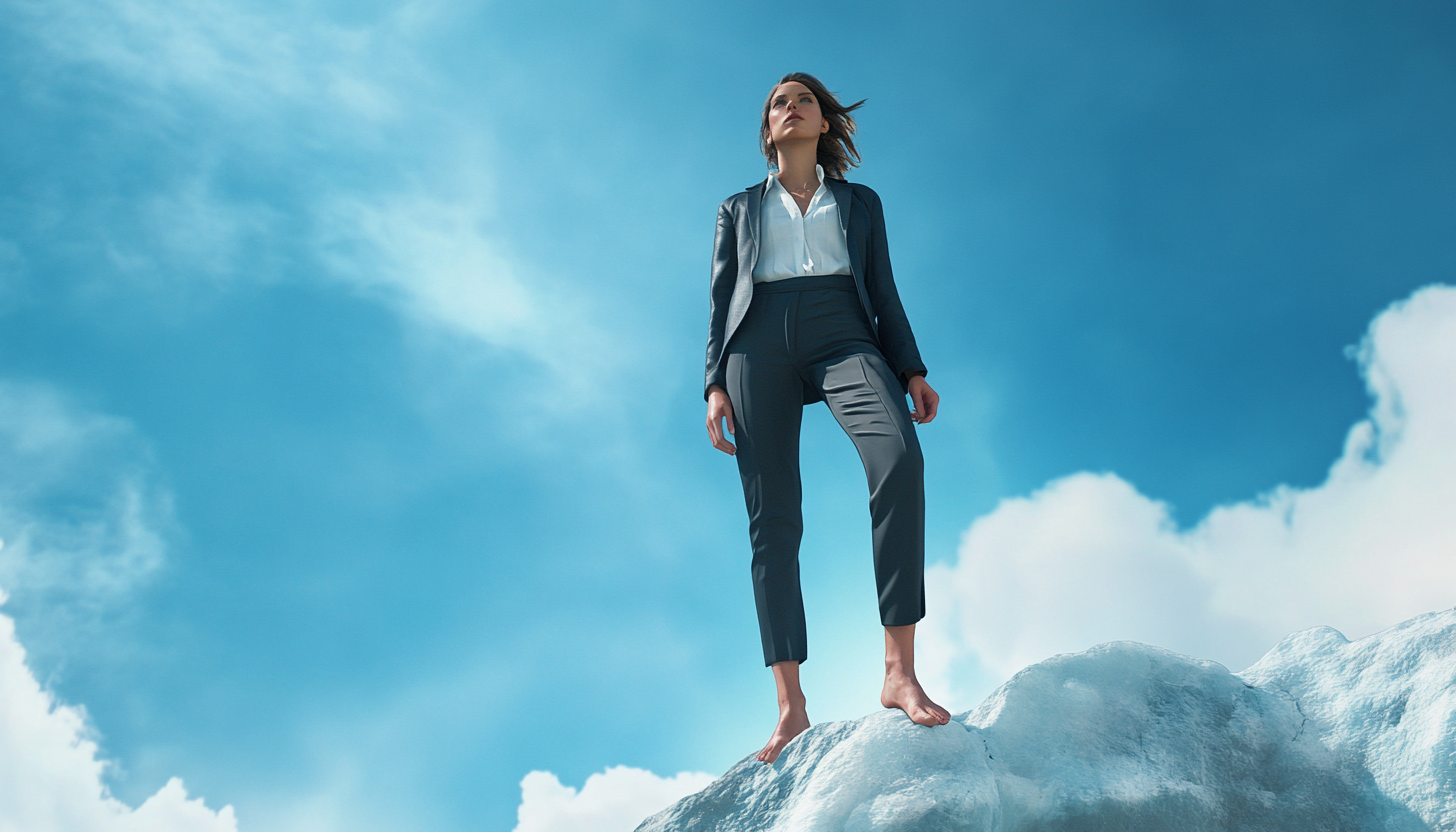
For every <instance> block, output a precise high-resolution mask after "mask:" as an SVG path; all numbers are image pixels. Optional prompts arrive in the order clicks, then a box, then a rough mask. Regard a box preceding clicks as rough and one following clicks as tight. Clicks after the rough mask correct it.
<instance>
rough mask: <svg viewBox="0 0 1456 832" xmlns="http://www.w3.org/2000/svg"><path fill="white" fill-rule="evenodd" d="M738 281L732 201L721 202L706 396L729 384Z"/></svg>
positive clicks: (711, 293) (715, 239)
mask: <svg viewBox="0 0 1456 832" xmlns="http://www.w3.org/2000/svg"><path fill="white" fill-rule="evenodd" d="M737 281H738V234H737V231H736V229H735V227H734V224H733V212H732V211H731V210H730V208H729V204H728V201H724V203H723V204H722V205H719V206H718V229H717V231H716V232H715V233H714V234H713V272H712V277H711V281H710V282H709V284H708V304H709V305H708V361H707V365H708V366H707V375H706V378H705V380H704V382H703V399H704V400H705V401H706V400H707V398H708V388H710V387H712V386H713V385H715V384H716V385H718V386H719V387H722V388H724V389H727V387H728V381H727V369H726V368H725V367H724V366H723V348H724V346H725V345H724V343H723V340H724V338H723V331H724V330H725V329H726V328H727V326H728V306H729V304H730V303H731V302H732V300H733V286H734V284H735V283H737Z"/></svg>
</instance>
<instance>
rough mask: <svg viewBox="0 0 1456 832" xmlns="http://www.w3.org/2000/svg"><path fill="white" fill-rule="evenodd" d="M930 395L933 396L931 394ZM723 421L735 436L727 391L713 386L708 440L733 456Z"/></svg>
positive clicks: (710, 390)
mask: <svg viewBox="0 0 1456 832" xmlns="http://www.w3.org/2000/svg"><path fill="white" fill-rule="evenodd" d="M927 389H929V388H927ZM931 395H932V396H933V395H935V394H934V393H931ZM724 419H727V420H728V432H729V433H732V434H733V435H735V436H737V433H735V432H734V430H733V403H732V402H730V401H728V391H726V390H724V389H723V388H721V387H719V386H718V385H716V384H715V385H713V386H712V387H709V388H708V438H709V439H711V440H712V441H713V447H715V448H717V449H718V450H720V451H722V452H723V453H725V454H727V455H729V456H733V455H734V454H736V453H738V449H737V448H735V447H733V443H732V442H729V441H728V440H727V439H724V438H723V424H722V420H724Z"/></svg>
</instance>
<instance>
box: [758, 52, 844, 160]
mask: <svg viewBox="0 0 1456 832" xmlns="http://www.w3.org/2000/svg"><path fill="white" fill-rule="evenodd" d="M790 81H798V82H799V83H800V84H803V85H804V86H806V87H808V88H809V92H812V93H813V94H814V97H815V98H817V99H818V100H819V111H820V112H821V113H823V114H824V120H825V121H827V122H829V131H828V132H826V133H823V134H821V135H820V136H819V153H818V159H817V160H816V161H818V162H819V165H820V166H821V167H823V168H824V175H826V176H829V177H832V178H834V179H843V178H844V174H845V172H846V171H848V170H849V169H850V168H852V167H855V166H856V165H858V164H859V151H857V150H855V149H854V116H851V115H850V113H851V112H853V111H855V110H858V109H859V108H860V105H862V104H864V103H865V99H863V98H861V99H860V100H859V101H856V102H854V103H853V104H851V105H849V106H848V107H846V106H844V105H843V104H840V103H839V99H838V98H835V97H834V93H832V92H830V91H829V90H828V89H826V88H825V87H824V84H823V83H822V82H821V81H820V80H819V79H818V78H815V77H814V76H812V75H810V74H809V73H807V72H790V73H789V74H788V75H785V76H784V77H782V78H780V79H779V81H778V83H777V84H774V85H773V89H771V90H769V91H768V100H767V101H765V102H763V121H762V123H761V124H760V125H759V128H758V147H759V150H762V151H763V155H764V157H766V158H767V159H768V164H769V167H773V166H774V165H776V164H778V161H779V151H778V149H777V148H775V147H774V143H773V137H772V136H770V135H769V131H768V113H769V110H771V109H772V108H773V99H774V93H775V92H777V91H778V88H779V87H781V86H783V85H784V84H787V83H789V82H790Z"/></svg>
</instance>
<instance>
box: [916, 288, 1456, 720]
mask: <svg viewBox="0 0 1456 832" xmlns="http://www.w3.org/2000/svg"><path fill="white" fill-rule="evenodd" d="M1357 357H1358V359H1359V363H1360V368H1361V372H1362V373H1363V375H1364V377H1365V380H1366V384H1367V386H1368V388H1369V390H1370V394H1371V396H1372V398H1373V405H1372V408H1371V411H1370V416H1369V418H1368V419H1365V420H1363V421H1361V422H1359V423H1358V424H1356V425H1355V426H1354V427H1353V428H1351V430H1350V433H1349V436H1348V439H1347V441H1346V443H1345V448H1344V452H1343V454H1342V455H1341V456H1340V458H1339V459H1338V460H1337V461H1336V462H1335V463H1334V465H1333V466H1332V467H1331V469H1330V473H1329V476H1328V478H1327V479H1326V480H1325V482H1324V483H1322V484H1321V485H1319V486H1317V487H1314V488H1308V489H1298V488H1291V487H1288V486H1279V487H1277V488H1275V489H1274V490H1272V491H1270V492H1269V493H1267V494H1264V495H1262V496H1260V497H1258V498H1256V499H1253V500H1250V501H1247V502H1242V503H1237V504H1234V505H1228V506H1222V507H1219V508H1216V509H1214V510H1213V511H1212V512H1210V513H1209V515H1208V516H1207V517H1206V518H1204V520H1203V521H1202V522H1200V523H1199V524H1198V525H1197V526H1196V527H1194V528H1192V529H1190V530H1187V531H1180V530H1179V529H1177V528H1176V527H1175V524H1174V523H1173V521H1172V519H1171V513H1170V511H1169V509H1168V506H1167V505H1165V504H1163V503H1161V502H1158V501H1157V500H1155V499H1152V498H1149V497H1146V496H1144V495H1142V494H1140V493H1138V491H1137V490H1136V489H1135V488H1134V487H1133V486H1132V485H1130V484H1128V483H1127V482H1125V481H1124V480H1122V479H1120V478H1119V477H1117V476H1116V475H1115V474H1110V473H1104V474H1090V473H1080V474H1074V475H1072V476H1069V477H1066V478H1064V479H1060V480H1057V481H1055V482H1052V483H1050V484H1048V485H1047V486H1046V487H1045V488H1043V489H1041V490H1040V491H1038V492H1036V493H1034V494H1032V495H1030V496H1029V497H1019V498H1015V499H1009V500H1006V501H1004V502H1003V503H1002V504H1001V505H1000V506H998V507H997V508H996V509H995V510H994V511H993V512H991V513H990V514H988V515H986V516H984V517H982V518H980V519H978V520H976V521H975V522H974V523H973V524H972V525H971V527H970V528H969V529H968V530H967V531H966V533H965V535H964V537H963V539H962V541H961V545H960V549H959V554H958V559H957V561H956V562H955V563H951V564H942V565H937V566H935V567H933V568H932V570H931V572H930V575H929V581H928V587H929V592H930V595H931V597H930V599H929V606H930V617H929V618H928V620H927V621H926V622H925V625H924V626H923V628H922V633H923V634H924V637H925V638H924V645H923V647H922V653H923V656H924V657H923V659H922V662H923V665H924V667H925V672H926V674H927V676H930V677H933V679H934V683H935V685H936V686H937V687H938V688H939V689H944V690H951V691H954V693H953V694H952V695H953V697H954V699H955V700H956V701H954V705H955V706H956V707H958V708H960V707H968V706H970V705H973V704H975V703H974V701H971V699H970V697H971V695H972V692H971V691H970V690H968V688H967V686H966V685H964V684H957V683H956V681H955V680H956V679H964V678H967V677H968V676H972V675H974V673H969V674H968V673H967V664H968V663H971V664H979V665H980V666H981V667H982V668H984V669H985V670H987V671H989V673H990V675H992V676H995V677H997V678H999V679H1005V678H1006V677H1007V676H1009V675H1010V674H1011V673H1014V672H1015V671H1016V670H1018V669H1020V668H1022V667H1024V666H1026V665H1028V664H1030V663H1033V662H1036V661H1040V660H1042V659H1045V658H1047V657H1048V656H1050V655H1053V654H1056V653H1061V652H1068V651H1074V650H1081V649H1085V648H1086V647H1089V646H1091V645H1093V644H1097V643H1100V642H1104V641H1111V640H1117V639H1133V640H1137V641H1144V642H1148V643H1152V644H1158V645H1161V646H1165V647H1169V648H1172V649H1175V650H1179V651H1182V652H1185V653H1190V654H1194V655H1197V656H1201V657H1206V658H1212V659H1215V660H1218V661H1221V662H1224V663H1225V664H1228V665H1230V666H1232V667H1234V668H1235V669H1239V668H1242V667H1243V666H1246V665H1248V664H1249V663H1251V662H1253V661H1254V660H1255V659H1257V658H1258V657H1259V656H1260V655H1261V654H1262V653H1263V652H1264V651H1266V650H1268V649H1269V648H1270V647H1272V646H1273V645H1274V643H1275V642H1276V641H1277V640H1278V639H1279V638H1281V637H1283V636H1284V635H1286V634H1288V633H1289V632H1291V631H1294V630H1297V629H1302V628H1306V627H1311V626H1315V625H1321V624H1325V625H1330V626H1333V627H1336V628H1337V629H1340V630H1342V631H1344V632H1345V633H1346V635H1348V636H1351V637H1357V636H1363V635H1367V634H1369V633H1372V632H1375V631H1378V630H1380V629H1383V628H1384V627H1388V626H1390V625H1393V624H1396V623H1398V622H1400V621H1402V620H1404V619H1406V618H1409V617H1411V616H1413V615H1416V614H1418V613H1422V612H1428V611H1431V610H1435V609H1443V608H1446V607H1449V606H1450V605H1451V604H1452V600H1453V592H1456V557H1453V554H1456V551H1453V543H1452V541H1456V513H1453V512H1452V511H1451V506H1453V505H1456V385H1453V384H1452V379H1456V288H1450V287H1430V288H1426V289H1423V290H1421V291H1419V292H1417V293H1415V294H1414V295H1413V296H1412V297H1410V298H1409V299H1407V300H1405V301H1403V302H1401V303H1397V304H1395V305H1394V306H1392V307H1391V308H1389V309H1387V310H1386V311H1384V312H1382V313H1381V314H1380V315H1379V316H1377V317H1376V318H1375V320H1374V321H1373V322H1372V324H1371V325H1370V330H1369V332H1368V334H1367V335H1366V337H1365V339H1364V341H1363V343H1362V344H1361V346H1360V348H1359V350H1358V352H1357Z"/></svg>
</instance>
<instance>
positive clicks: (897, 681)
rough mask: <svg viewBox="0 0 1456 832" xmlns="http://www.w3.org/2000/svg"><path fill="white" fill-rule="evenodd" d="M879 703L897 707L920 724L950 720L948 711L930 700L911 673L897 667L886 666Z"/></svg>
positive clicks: (935, 723) (940, 722) (934, 723)
mask: <svg viewBox="0 0 1456 832" xmlns="http://www.w3.org/2000/svg"><path fill="white" fill-rule="evenodd" d="M880 704H881V705H884V706H885V707H886V708H899V709H900V710H902V711H904V712H905V715H906V716H908V717H910V719H911V720H913V721H915V722H918V723H920V724H921V725H944V724H946V723H947V722H950V712H949V711H947V710H946V709H945V708H942V707H940V706H939V705H937V704H935V703H934V702H932V701H930V697H929V696H926V695H925V689H924V688H922V687H920V682H919V681H917V680H916V679H915V677H914V676H913V675H906V673H905V672H904V671H903V670H901V669H899V668H886V670H885V686H884V687H883V688H881V689H880Z"/></svg>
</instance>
